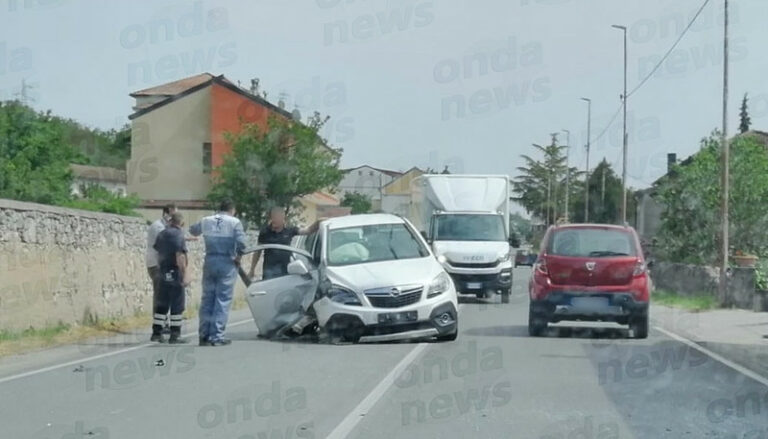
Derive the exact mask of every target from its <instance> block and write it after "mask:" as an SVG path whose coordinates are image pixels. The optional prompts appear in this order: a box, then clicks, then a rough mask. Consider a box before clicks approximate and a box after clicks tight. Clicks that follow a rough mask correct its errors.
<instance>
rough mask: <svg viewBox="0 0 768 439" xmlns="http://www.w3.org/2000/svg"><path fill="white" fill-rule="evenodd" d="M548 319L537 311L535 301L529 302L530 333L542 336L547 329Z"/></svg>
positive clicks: (534, 335)
mask: <svg viewBox="0 0 768 439" xmlns="http://www.w3.org/2000/svg"><path fill="white" fill-rule="evenodd" d="M547 325H548V322H547V319H546V318H545V317H544V316H543V315H542V314H541V312H539V311H537V310H536V308H535V307H534V306H533V302H530V303H529V304H528V335H530V336H531V337H541V336H542V335H544V332H546V330H547Z"/></svg>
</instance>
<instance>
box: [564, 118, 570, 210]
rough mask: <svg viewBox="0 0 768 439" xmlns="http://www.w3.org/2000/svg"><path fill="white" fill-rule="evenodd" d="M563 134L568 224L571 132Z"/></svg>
mask: <svg viewBox="0 0 768 439" xmlns="http://www.w3.org/2000/svg"><path fill="white" fill-rule="evenodd" d="M563 132H564V133H565V222H566V223H567V222H568V210H569V209H570V206H569V202H570V200H569V196H570V193H571V167H570V152H571V132H570V131H568V130H566V129H564V130H563Z"/></svg>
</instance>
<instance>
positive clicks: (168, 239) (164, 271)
mask: <svg viewBox="0 0 768 439" xmlns="http://www.w3.org/2000/svg"><path fill="white" fill-rule="evenodd" d="M183 226H184V218H183V217H182V215H181V213H178V212H175V213H173V214H172V215H171V218H170V221H169V224H168V227H166V228H165V230H163V231H162V232H160V234H159V235H157V240H156V242H155V246H154V247H155V250H157V253H158V259H159V262H160V267H159V268H160V291H159V293H160V294H159V295H158V298H157V303H156V304H155V309H154V319H153V322H152V337H151V338H150V340H151V341H157V342H160V343H162V342H164V341H165V339H164V338H163V334H162V331H163V322H164V321H165V316H166V314H168V311H169V310H170V313H171V337H170V339H169V340H168V343H171V344H180V343H186V341H185V340H182V339H181V321H182V314H183V313H184V294H185V292H184V290H185V288H186V287H188V286H189V284H190V282H191V277H190V273H189V270H188V261H187V243H186V240H185V239H184V231H182V230H181V228H182V227H183Z"/></svg>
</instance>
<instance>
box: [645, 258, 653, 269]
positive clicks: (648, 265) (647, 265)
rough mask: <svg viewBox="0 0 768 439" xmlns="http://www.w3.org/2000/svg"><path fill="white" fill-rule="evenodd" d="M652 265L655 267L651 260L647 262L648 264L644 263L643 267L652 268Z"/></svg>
mask: <svg viewBox="0 0 768 439" xmlns="http://www.w3.org/2000/svg"><path fill="white" fill-rule="evenodd" d="M654 265H655V264H654V262H653V259H651V260H650V261H648V262H646V263H645V266H646V267H648V268H653V266H654Z"/></svg>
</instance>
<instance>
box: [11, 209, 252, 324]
mask: <svg viewBox="0 0 768 439" xmlns="http://www.w3.org/2000/svg"><path fill="white" fill-rule="evenodd" d="M146 227H147V221H146V220H144V219H141V218H134V217H125V216H119V215H112V214H105V213H97V212H88V211H82V210H75V209H66V208H60V207H53V206H45V205H40V204H32V203H22V202H17V201H10V200H0V330H19V329H25V328H29V327H34V328H41V327H45V326H49V325H55V324H57V323H59V322H63V323H68V324H78V323H83V322H87V321H89V320H92V319H95V318H98V319H105V318H113V317H117V318H119V317H123V316H130V315H134V314H135V313H139V312H149V311H151V310H150V308H151V304H152V287H151V284H150V282H149V278H148V275H147V269H146V266H145V263H144V251H145V247H146ZM249 242H250V243H255V239H253V238H251V239H249ZM188 246H189V251H190V262H191V264H192V268H193V277H194V279H195V281H194V282H193V283H192V286H191V287H190V288H188V291H187V306H188V307H191V306H196V305H197V304H198V303H199V300H200V293H201V286H200V276H201V274H202V258H203V244H202V241H191V242H189V243H188ZM236 285H237V288H236V291H235V294H236V297H237V295H241V294H243V290H244V286H243V284H242V282H240V281H239V280H238V281H237V283H236Z"/></svg>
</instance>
